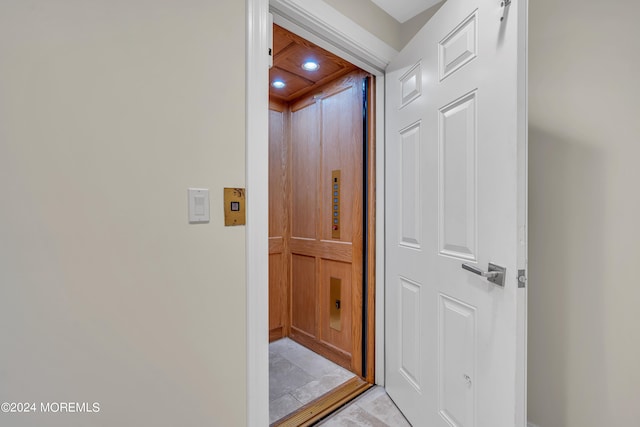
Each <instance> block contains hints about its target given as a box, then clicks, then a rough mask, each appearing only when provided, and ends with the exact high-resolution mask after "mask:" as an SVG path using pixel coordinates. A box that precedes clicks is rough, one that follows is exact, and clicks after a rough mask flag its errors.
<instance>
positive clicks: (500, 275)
mask: <svg viewBox="0 0 640 427" xmlns="http://www.w3.org/2000/svg"><path fill="white" fill-rule="evenodd" d="M462 268H463V269H464V270H467V271H470V272H472V273H473V274H477V275H478V276H482V277H486V278H487V280H488V281H490V282H491V283H495V284H496V285H498V286H502V287H504V276H505V273H506V272H507V269H506V268H504V267H500V266H499V265H495V264H492V263H489V271H484V270H482V269H480V268H478V267H475V266H473V265H469V264H462Z"/></svg>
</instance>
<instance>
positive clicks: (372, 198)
mask: <svg viewBox="0 0 640 427" xmlns="http://www.w3.org/2000/svg"><path fill="white" fill-rule="evenodd" d="M369 77H370V78H369V85H368V87H367V91H368V101H369V102H368V103H367V117H368V118H369V121H368V123H367V124H368V126H367V133H368V140H367V182H368V187H367V194H366V195H365V197H366V199H367V208H368V209H367V230H366V233H367V248H366V256H367V271H366V275H367V318H366V319H365V322H366V323H367V342H366V343H365V345H366V354H365V355H366V358H367V371H366V372H364V373H363V375H364V378H365V380H366V381H368V382H370V383H373V382H375V361H376V357H375V356H376V355H375V337H376V191H377V187H376V174H377V171H376V79H375V77H374V76H369Z"/></svg>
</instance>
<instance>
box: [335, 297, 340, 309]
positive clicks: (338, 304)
mask: <svg viewBox="0 0 640 427" xmlns="http://www.w3.org/2000/svg"><path fill="white" fill-rule="evenodd" d="M336 308H337V309H338V310H340V300H339V299H337V300H336Z"/></svg>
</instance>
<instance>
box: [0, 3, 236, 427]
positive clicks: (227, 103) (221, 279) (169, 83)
mask: <svg viewBox="0 0 640 427" xmlns="http://www.w3.org/2000/svg"><path fill="white" fill-rule="evenodd" d="M244 15H245V9H244V2H243V1H229V2H215V1H205V0H181V1H179V2H178V1H174V0H136V1H131V0H92V1H75V0H57V1H55V2H53V1H49V0H2V1H1V2H0V200H1V201H0V203H1V205H0V325H1V329H2V332H1V335H0V337H1V343H0V384H1V385H0V402H5V401H20V402H24V401H28V402H60V401H66V402H68V401H73V402H85V401H87V402H94V401H95V402H99V403H100V405H101V406H100V412H99V413H98V414H89V415H81V414H68V415H61V414H49V415H44V414H22V415H20V414H0V424H2V425H11V426H33V425H46V426H65V427H66V426H87V425H94V426H98V425H101V426H116V425H121V426H186V425H192V426H205V425H207V426H241V425H244V424H245V418H246V417H245V412H246V402H245V400H246V387H245V382H246V378H245V354H246V344H245V337H246V334H245V326H246V325H245V302H246V301H245V295H246V294H245V261H244V250H245V249H244V233H245V230H244V228H243V227H236V228H225V227H223V226H222V222H223V209H222V205H221V202H220V199H221V197H222V188H223V187H224V186H243V185H244V173H245V168H244V161H245V159H244V154H245V153H244V144H245V142H244V109H245V102H244V87H245V79H244V72H243V70H244V52H245V49H244V43H245V40H244V39H245V36H244V33H245V25H244V22H245V17H244ZM221 65H224V66H221ZM189 186H199V187H208V188H210V189H211V198H212V201H211V214H212V218H211V223H210V224H205V225H189V224H188V223H187V187H189Z"/></svg>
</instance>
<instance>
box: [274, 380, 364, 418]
mask: <svg viewBox="0 0 640 427" xmlns="http://www.w3.org/2000/svg"><path fill="white" fill-rule="evenodd" d="M371 387H373V384H369V383H368V382H366V381H364V380H362V379H361V378H359V377H355V378H352V379H350V380H349V381H347V382H345V383H344V384H342V385H340V386H338V387H337V388H335V389H333V390H331V391H330V392H328V393H326V394H323V395H322V396H320V397H319V398H317V399H316V400H314V401H312V402H309V403H308V404H306V405H305V406H303V407H302V408H300V409H299V410H297V411H296V412H294V413H293V414H291V415H288V416H287V417H285V418H283V419H281V420H279V421H276V422H274V423H273V424H271V427H306V426H310V425H312V424H313V423H316V422H318V421H320V420H321V419H322V418H324V417H326V416H327V415H329V414H330V413H332V412H333V411H335V410H336V409H338V408H340V407H341V406H342V405H344V404H345V403H347V402H349V401H351V400H352V399H354V398H356V397H357V396H359V395H360V394H362V393H364V392H365V391H367V390H368V389H369V388H371Z"/></svg>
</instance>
